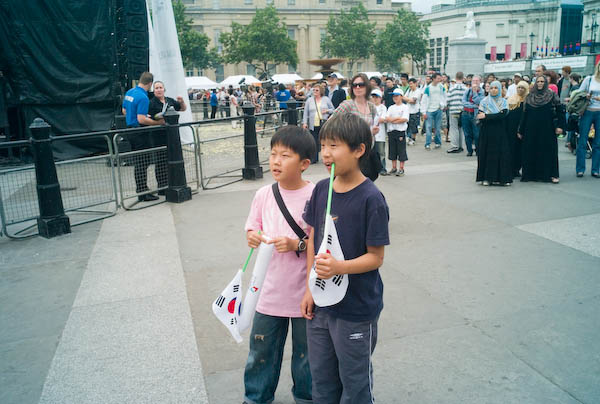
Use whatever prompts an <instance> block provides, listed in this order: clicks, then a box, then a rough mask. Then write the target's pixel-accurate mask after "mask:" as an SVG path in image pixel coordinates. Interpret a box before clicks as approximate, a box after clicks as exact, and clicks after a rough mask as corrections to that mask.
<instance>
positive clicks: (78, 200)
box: [0, 106, 302, 239]
mask: <svg viewBox="0 0 600 404" xmlns="http://www.w3.org/2000/svg"><path fill="white" fill-rule="evenodd" d="M298 113H299V114H301V113H302V109H294V110H293V111H289V112H288V111H282V110H275V111H268V112H262V113H259V114H256V115H254V114H253V110H252V109H251V108H250V109H248V107H247V106H246V114H247V115H244V116H235V117H229V118H221V119H214V120H208V121H199V122H190V123H183V124H178V123H177V117H173V116H172V115H171V116H170V123H169V124H168V125H167V126H166V127H150V128H144V129H143V130H139V129H122V130H110V131H103V132H93V133H86V134H78V135H63V136H59V137H52V136H50V135H49V133H50V127H49V126H48V125H47V124H46V123H45V122H43V121H42V120H40V119H36V121H35V122H34V124H32V126H31V127H30V128H35V129H32V131H35V132H36V134H35V135H34V136H33V137H32V139H30V140H23V141H16V142H15V141H13V142H0V150H2V149H11V150H12V149H19V150H20V151H21V155H22V156H23V155H25V156H34V157H35V160H36V163H35V164H32V163H28V162H27V163H21V162H20V163H19V165H17V166H10V167H6V168H2V167H0V221H1V223H0V224H1V226H0V236H1V235H6V236H7V237H9V238H13V239H22V238H26V237H30V236H34V235H37V234H38V228H39V226H40V225H41V226H42V229H43V232H42V235H44V236H45V237H53V235H51V233H52V232H53V231H55V233H54V234H55V235H58V234H63V233H65V232H70V226H77V225H80V224H84V223H89V222H92V221H95V220H100V219H104V218H106V217H110V216H113V215H115V214H116V212H117V210H118V208H119V207H120V206H122V207H123V208H124V209H126V210H136V209H140V208H145V207H148V206H153V205H155V204H156V203H162V202H164V201H165V198H160V199H159V200H158V201H156V202H154V203H138V197H140V196H143V195H146V194H150V193H159V192H161V193H162V191H165V192H167V193H169V192H170V193H171V194H170V199H169V200H170V201H172V202H182V201H184V200H187V199H189V197H190V196H189V193H190V192H191V193H196V192H198V191H199V189H200V188H202V189H215V188H220V187H223V186H226V185H229V184H231V183H234V182H237V181H241V180H242V179H243V178H251V179H253V178H260V177H261V176H262V173H263V172H264V171H267V170H268V160H269V155H270V142H271V137H272V136H273V134H274V133H275V132H276V131H277V129H279V128H280V127H281V126H282V125H283V124H284V122H285V121H286V120H291V119H293V120H297V119H298V117H297V114H298ZM284 116H285V117H286V118H285V119H284V118H283V117H284ZM232 122H238V123H241V125H234V126H238V127H241V128H242V129H240V130H241V131H242V133H233V134H231V135H224V136H220V137H215V136H214V135H213V133H212V132H214V131H218V132H220V133H223V129H224V127H225V126H226V125H230V124H231V123H232ZM290 123H291V124H295V123H297V122H290ZM36 125H37V126H36ZM185 126H189V127H191V128H192V132H193V142H192V143H190V144H183V145H181V155H179V154H173V155H170V157H169V158H170V159H172V164H176V165H177V166H176V167H174V168H173V166H172V167H171V168H173V170H174V171H173V172H172V173H173V177H172V179H173V183H172V184H171V187H172V188H169V185H168V184H167V177H168V175H167V169H168V165H167V164H166V163H167V153H168V152H169V153H176V152H177V149H178V148H179V141H178V135H179V127H185ZM40 128H41V129H40ZM40 131H41V132H43V134H41V135H40ZM144 132H145V133H146V134H151V133H157V132H158V133H165V134H166V136H167V138H168V139H169V144H170V145H175V146H173V149H171V150H169V149H168V148H167V146H162V145H161V146H157V147H151V148H148V149H141V150H131V145H130V142H126V140H128V139H129V138H130V137H131V136H133V135H138V136H140V134H143V133H144ZM91 138H101V139H102V140H103V142H105V143H106V151H105V152H103V153H102V154H97V155H92V156H89V157H83V158H75V159H70V160H65V161H58V162H53V157H52V151H51V144H52V143H58V142H64V141H69V142H77V141H89V139H91ZM253 139H255V144H254V140H253ZM173 142H174V143H173ZM163 144H164V143H163ZM40 147H42V149H39V148H40ZM34 148H37V149H36V150H38V149H39V150H40V151H38V154H36V153H34ZM250 149H251V150H253V151H252V152H251V153H249V150H250ZM242 151H243V152H242ZM9 154H11V153H9ZM42 154H44V156H45V157H43V158H41V157H40V156H41V155H42ZM252 154H253V155H254V157H248V156H249V155H252ZM36 156H37V157H36ZM23 160H24V159H21V161H23ZM40 161H41V163H40ZM36 164H40V166H39V167H37V168H36ZM44 167H46V168H44ZM136 167H138V169H137V170H136ZM36 170H37V171H36ZM48 170H49V171H48ZM176 170H179V171H176ZM50 171H52V172H54V171H55V176H54V179H52V175H46V173H47V172H50ZM136 171H137V173H136ZM142 172H143V173H145V174H146V176H147V179H146V182H147V188H144V189H136V175H138V176H139V175H141V173H142ZM38 176H40V178H38ZM184 176H185V180H184V179H183V177H184ZM170 180H171V179H169V181H170ZM40 181H41V182H40ZM177 181H179V182H178V183H177ZM38 187H39V188H38ZM48 187H51V188H52V189H53V191H48V190H49V189H50V188H48ZM38 189H39V190H40V194H41V195H38ZM48 192H50V193H48ZM52 192H54V193H52ZM186 192H187V196H186ZM48 195H52V196H51V197H50V199H49V198H48ZM42 201H43V202H42ZM40 206H42V211H40ZM45 212H52V213H45ZM56 212H59V216H56V217H57V218H58V222H56V221H53V220H54V218H55V216H53V215H56ZM60 212H63V213H60ZM60 215H62V216H60ZM65 215H66V216H67V217H68V218H67V217H66V216H65ZM52 226H62V227H61V228H58V230H57V229H56V228H52ZM40 231H42V230H40Z"/></svg>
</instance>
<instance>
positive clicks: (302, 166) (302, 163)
mask: <svg viewBox="0 0 600 404" xmlns="http://www.w3.org/2000/svg"><path fill="white" fill-rule="evenodd" d="M309 166H310V159H304V160H301V161H300V170H302V172H304V171H306V170H307V169H308V167H309Z"/></svg>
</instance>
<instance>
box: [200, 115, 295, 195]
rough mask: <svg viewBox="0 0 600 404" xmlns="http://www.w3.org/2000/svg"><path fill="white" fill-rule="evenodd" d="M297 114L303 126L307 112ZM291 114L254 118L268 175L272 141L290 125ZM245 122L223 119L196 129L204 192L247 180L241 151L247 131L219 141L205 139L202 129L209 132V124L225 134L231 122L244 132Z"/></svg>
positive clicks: (260, 150) (259, 148)
mask: <svg viewBox="0 0 600 404" xmlns="http://www.w3.org/2000/svg"><path fill="white" fill-rule="evenodd" d="M296 111H297V112H298V114H299V118H298V120H299V122H301V121H302V113H303V108H300V109H296ZM287 114H288V112H287V111H286V110H273V111H267V112H260V113H257V114H255V115H253V116H254V117H255V118H256V141H257V146H258V154H259V163H260V165H261V166H262V167H263V172H268V162H269V155H270V151H271V137H272V136H273V134H275V132H276V131H277V130H278V129H279V128H281V127H282V126H284V125H285V124H286V122H287ZM284 116H285V117H286V118H285V119H284V118H283V117H284ZM243 119H244V116H237V117H230V118H220V119H213V120H210V121H208V122H202V123H200V124H197V125H194V129H195V133H196V139H197V145H198V151H199V153H198V154H199V160H200V162H199V169H200V178H201V181H200V186H201V187H202V189H204V190H210V189H217V188H221V187H224V186H227V185H230V184H233V183H235V182H239V181H242V180H243V177H242V173H241V171H242V168H243V167H244V155H243V154H240V153H239V150H243V148H244V133H243V131H241V132H240V133H234V134H231V135H222V136H217V137H214V136H203V134H202V133H201V130H202V128H206V123H211V124H216V125H221V126H220V127H219V126H216V127H215V128H214V130H215V131H217V132H221V131H222V130H223V128H226V127H227V126H226V125H229V124H230V123H231V122H236V121H241V125H240V126H241V128H242V129H243V126H244V122H243Z"/></svg>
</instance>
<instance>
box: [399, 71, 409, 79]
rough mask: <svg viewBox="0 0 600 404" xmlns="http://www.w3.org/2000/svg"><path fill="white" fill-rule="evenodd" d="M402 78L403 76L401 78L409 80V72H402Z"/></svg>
mask: <svg viewBox="0 0 600 404" xmlns="http://www.w3.org/2000/svg"><path fill="white" fill-rule="evenodd" d="M400 78H401V79H406V80H408V73H402V74H401V75H400Z"/></svg>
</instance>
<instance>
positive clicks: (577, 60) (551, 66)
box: [531, 56, 588, 71]
mask: <svg viewBox="0 0 600 404" xmlns="http://www.w3.org/2000/svg"><path fill="white" fill-rule="evenodd" d="M587 58H588V57H587V56H571V57H559V58H551V59H534V60H533V61H532V62H531V70H535V68H536V67H538V66H539V65H544V66H546V69H547V70H557V71H559V70H560V69H562V67H563V66H571V68H573V69H578V68H579V69H580V68H584V67H585V65H586V63H587Z"/></svg>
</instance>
